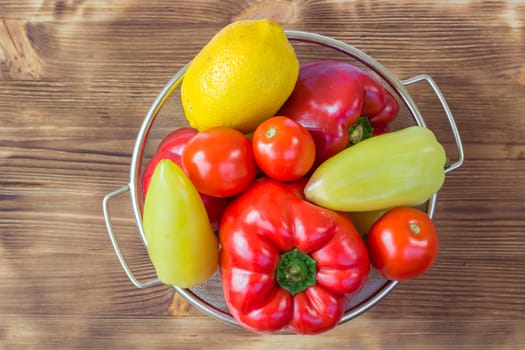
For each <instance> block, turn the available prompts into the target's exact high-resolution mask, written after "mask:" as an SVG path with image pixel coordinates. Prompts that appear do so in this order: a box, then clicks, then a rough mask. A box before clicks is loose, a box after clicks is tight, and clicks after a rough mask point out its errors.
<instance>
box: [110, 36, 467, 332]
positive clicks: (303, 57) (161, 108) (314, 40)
mask: <svg viewBox="0 0 525 350" xmlns="http://www.w3.org/2000/svg"><path fill="white" fill-rule="evenodd" d="M286 35H287V37H288V39H289V41H290V43H291V44H292V45H293V47H294V49H295V51H296V53H297V56H298V58H299V61H300V63H306V62H310V61H315V60H323V59H324V60H326V59H331V60H341V61H346V62H349V63H351V64H353V65H355V66H358V67H360V68H362V69H363V70H365V71H367V72H369V73H370V74H372V75H373V76H374V77H375V78H376V79H377V80H378V81H379V82H380V83H381V84H382V85H383V86H384V87H385V89H387V90H389V91H390V92H391V93H392V95H393V96H394V97H395V99H396V100H397V102H398V104H399V114H398V116H397V117H396V119H395V120H394V121H393V123H392V124H391V129H392V130H397V129H402V128H405V127H408V126H412V125H420V126H426V124H425V121H424V120H423V117H422V116H421V114H420V112H419V110H418V108H417V107H416V105H415V103H414V101H413V100H412V98H411V97H410V95H409V93H408V91H407V89H406V87H407V86H408V85H410V84H413V83H416V82H420V81H424V82H427V83H428V84H429V85H430V87H431V88H432V89H433V91H434V92H435V94H436V95H437V97H438V99H439V101H440V103H441V105H442V107H443V109H444V112H445V114H446V117H447V119H448V122H449V124H450V127H451V130H452V135H453V137H454V141H455V143H456V147H457V155H456V159H455V160H454V161H451V162H450V164H449V165H448V166H447V168H446V169H445V172H449V171H452V170H454V169H456V168H458V167H460V166H461V164H462V163H463V149H462V145H461V139H460V136H459V132H458V130H457V127H456V124H455V121H454V118H453V116H452V113H451V111H450V109H449V107H448V105H447V103H446V101H445V98H444V97H443V95H442V93H441V91H440V90H439V88H438V86H437V85H436V83H435V82H434V80H433V79H432V78H431V77H430V76H428V75H418V76H416V77H413V78H411V79H407V80H402V81H401V80H398V79H397V78H396V77H395V76H394V75H393V74H392V73H391V72H390V71H388V70H387V69H386V68H385V67H383V66H382V65H381V64H380V63H379V62H377V61H375V60H374V59H372V58H371V57H369V56H368V55H366V54H365V53H363V52H362V51H360V50H358V49H356V48H354V47H352V46H350V45H348V44H346V43H344V42H341V41H338V40H335V39H333V38H329V37H326V36H322V35H319V34H314V33H308V32H301V31H286ZM186 68H187V65H186V66H184V67H183V68H182V69H181V70H179V71H178V72H177V73H176V74H175V75H174V76H173V78H172V79H171V80H170V81H169V82H168V84H167V85H166V86H165V87H164V88H163V89H162V91H161V92H160V94H159V95H158V97H157V98H156V100H155V101H154V102H153V104H152V105H151V108H150V110H149V112H148V114H147V115H146V117H145V119H144V121H143V123H142V126H141V128H140V130H139V132H138V135H137V139H136V142H135V148H134V150H133V156H132V160H131V169H130V181H129V183H128V184H126V185H125V186H124V187H122V188H120V189H118V190H116V191H114V192H111V193H108V194H107V195H106V196H105V197H104V201H103V209H104V217H105V220H106V226H107V229H108V233H109V236H110V239H111V242H112V244H113V248H114V249H115V252H116V254H117V257H118V259H119V261H120V264H121V265H122V267H123V269H124V271H125V272H126V274H127V276H128V278H129V279H130V281H131V282H132V283H133V284H134V285H135V286H136V287H138V288H147V287H151V286H154V285H158V284H160V281H158V280H156V279H155V280H150V281H145V282H141V281H139V280H138V279H137V278H136V277H135V275H134V274H133V272H132V270H131V268H130V267H129V265H128V263H127V262H126V260H125V259H124V255H123V253H122V251H121V249H120V247H119V244H118V241H117V239H116V236H115V234H114V231H113V228H112V224H111V218H110V214H109V209H108V206H109V205H108V202H109V200H110V199H111V198H113V197H115V196H118V195H120V194H123V193H125V192H129V193H130V197H131V204H132V207H133V212H134V216H135V221H136V224H137V228H138V231H139V234H140V237H141V239H142V242H143V243H144V245H145V246H147V243H146V240H145V236H144V231H143V228H142V215H141V212H142V205H143V201H144V198H142V194H141V193H142V191H140V178H141V175H142V172H143V171H144V169H145V167H146V165H147V163H148V161H149V159H150V158H151V157H152V156H153V155H154V153H155V151H156V149H157V146H158V144H159V142H160V141H161V140H162V138H163V137H164V136H166V135H167V134H168V133H169V132H171V131H173V130H174V129H176V128H180V127H184V126H189V125H188V123H187V121H186V118H185V116H184V111H183V108H182V104H181V99H180V85H181V82H182V79H183V76H184V73H185V71H186ZM436 200H437V195H436V194H435V195H434V196H432V198H431V199H430V200H429V201H428V202H427V203H425V205H424V206H423V207H422V209H423V210H425V211H426V212H427V214H428V215H429V216H430V217H432V216H433V214H434V210H435V205H436ZM396 284H397V282H396V281H389V280H386V279H384V278H383V277H381V276H380V275H379V274H378V273H377V272H376V271H375V270H374V269H371V272H370V276H369V278H368V280H367V282H366V284H365V286H364V287H363V288H362V289H361V290H360V291H359V292H357V293H356V294H355V295H354V296H353V297H352V298H351V300H350V301H349V303H348V304H347V306H346V311H345V314H344V316H343V317H342V319H341V321H340V323H344V322H346V321H348V320H350V319H352V318H354V317H356V316H358V315H360V314H361V313H363V312H365V311H366V310H368V309H369V308H370V307H372V306H373V305H374V304H376V303H377V302H378V301H379V300H381V299H382V298H384V297H385V296H386V295H387V294H388V293H389V292H390V291H391V290H392V289H393V288H394V287H395V286H396ZM174 288H175V290H176V291H177V293H179V294H180V295H181V296H182V297H183V298H185V299H186V300H187V301H188V302H189V303H190V304H192V305H193V306H194V307H196V308H198V309H199V310H201V311H202V312H204V313H206V314H208V315H210V316H213V317H215V318H217V319H220V320H222V321H226V322H228V323H230V324H234V325H238V323H237V321H236V320H235V319H234V318H233V317H232V316H231V314H230V312H229V311H228V308H227V306H226V303H225V301H224V296H223V291H222V286H221V281H220V277H219V275H218V273H215V275H213V276H212V277H211V278H210V279H209V280H208V281H207V282H205V283H203V284H200V285H198V286H196V287H193V288H190V289H183V288H178V287H174Z"/></svg>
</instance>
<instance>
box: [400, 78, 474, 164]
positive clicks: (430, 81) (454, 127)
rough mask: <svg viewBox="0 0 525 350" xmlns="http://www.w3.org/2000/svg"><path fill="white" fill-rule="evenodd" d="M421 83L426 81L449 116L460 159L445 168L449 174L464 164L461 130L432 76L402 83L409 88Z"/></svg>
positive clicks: (411, 79)
mask: <svg viewBox="0 0 525 350" xmlns="http://www.w3.org/2000/svg"><path fill="white" fill-rule="evenodd" d="M420 81H426V82H427V83H428V84H429V85H430V87H431V88H432V90H434V93H435V94H436V95H437V97H438V99H439V102H441V106H442V107H443V110H444V111H445V115H446V116H447V119H448V122H449V124H450V127H451V129H452V134H453V135H454V140H455V142H456V147H457V151H458V159H457V160H456V161H455V162H453V163H450V164H449V165H448V166H447V167H446V168H445V173H448V172H449V171H452V170H454V169H457V168H459V167H460V166H461V164H463V161H464V159H465V156H464V154H463V145H462V143H461V137H460V135H459V130H458V127H457V125H456V121H455V120H454V117H453V116H452V111H451V110H450V108H449V106H448V103H447V100H445V96H443V94H442V93H441V90H440V89H439V87H438V85H437V83H436V82H435V81H434V79H432V77H431V76H430V75H427V74H421V75H417V76H415V77H413V78H409V79H406V80H402V81H401V83H402V84H403V85H405V86H407V85H411V84H414V83H417V82H420Z"/></svg>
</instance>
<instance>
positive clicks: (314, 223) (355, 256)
mask: <svg viewBox="0 0 525 350" xmlns="http://www.w3.org/2000/svg"><path fill="white" fill-rule="evenodd" d="M303 187H304V182H303V183H300V182H295V183H288V184H285V183H282V182H278V181H276V180H272V179H269V178H262V179H259V180H257V181H256V182H255V183H254V184H253V185H252V186H251V187H250V188H249V189H248V190H246V191H245V192H244V193H243V194H241V195H240V196H239V197H237V198H236V199H235V200H234V201H233V202H232V203H230V205H229V206H228V207H227V208H226V210H225V212H224V214H223V217H222V220H221V224H220V228H219V238H220V242H221V252H220V262H219V268H220V273H221V279H222V284H223V290H224V296H225V300H226V303H227V305H228V308H229V310H230V311H231V313H232V315H233V317H234V318H235V319H236V320H237V321H238V322H239V323H240V324H241V325H243V326H244V327H246V328H248V329H250V330H254V331H258V332H274V331H278V330H290V331H292V332H295V333H300V334H316V333H320V332H324V331H327V330H329V329H331V328H333V327H334V326H336V325H337V323H338V322H339V321H340V319H341V317H342V316H343V314H344V310H345V306H346V304H347V302H348V301H349V298H350V294H351V293H354V292H356V291H357V290H359V289H360V288H361V286H363V284H364V283H365V281H366V279H367V278H368V273H369V270H370V263H369V258H368V253H367V250H366V247H365V245H364V243H363V241H362V239H361V237H360V236H359V234H358V233H357V231H356V229H355V228H354V226H353V224H352V222H351V221H350V220H349V219H348V218H347V217H345V216H343V215H341V214H339V213H336V212H334V211H330V210H328V209H325V208H321V207H319V206H316V205H314V204H312V203H309V202H307V201H305V200H304V198H303V195H302V191H303Z"/></svg>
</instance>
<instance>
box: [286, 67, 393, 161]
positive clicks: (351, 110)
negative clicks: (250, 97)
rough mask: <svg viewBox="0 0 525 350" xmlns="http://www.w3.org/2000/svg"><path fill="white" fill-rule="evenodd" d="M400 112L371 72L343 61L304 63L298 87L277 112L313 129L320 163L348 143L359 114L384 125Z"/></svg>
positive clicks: (377, 125) (371, 121) (373, 123)
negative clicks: (350, 131) (350, 128)
mask: <svg viewBox="0 0 525 350" xmlns="http://www.w3.org/2000/svg"><path fill="white" fill-rule="evenodd" d="M397 111H398V107H397V102H396V100H395V99H394V98H393V97H392V95H391V94H390V93H389V92H388V91H387V90H385V89H384V88H383V86H382V85H381V84H380V83H379V82H378V81H377V80H376V79H374V78H373V77H372V76H371V75H370V74H369V73H367V72H365V71H364V70H362V69H360V68H358V67H356V66H354V65H352V64H350V63H347V62H344V61H315V62H310V63H306V64H303V65H301V67H300V71H299V77H298V79H297V83H296V85H295V88H294V90H293V92H292V94H291V96H290V97H289V98H288V100H287V101H286V102H285V104H284V105H283V106H282V107H281V109H280V110H279V112H278V114H279V115H283V116H286V117H289V118H291V119H294V120H296V121H297V122H299V123H300V124H302V125H303V126H304V127H305V128H306V129H308V131H310V133H311V134H312V136H313V138H314V141H315V143H316V154H317V157H316V163H317V164H319V163H320V162H322V161H324V160H325V159H327V158H329V157H330V156H332V155H334V154H336V153H338V152H339V151H341V150H343V149H344V148H346V147H347V146H348V145H349V138H350V136H349V132H348V128H349V127H351V126H352V125H353V124H354V123H355V122H357V120H358V119H359V117H361V116H366V117H368V118H369V119H370V123H371V125H372V127H374V128H375V127H381V128H383V127H386V126H387V125H388V123H389V122H390V121H391V120H392V119H393V118H394V117H395V115H396V114H397Z"/></svg>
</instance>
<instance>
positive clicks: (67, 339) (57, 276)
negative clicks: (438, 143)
mask: <svg viewBox="0 0 525 350" xmlns="http://www.w3.org/2000/svg"><path fill="white" fill-rule="evenodd" d="M262 17H270V18H273V19H275V20H277V21H279V22H280V23H281V24H282V25H283V26H284V27H285V28H286V29H297V30H306V31H311V32H317V33H320V34H325V35H328V36H332V37H334V38H337V39H340V40H343V41H345V42H347V43H349V44H352V45H354V46H356V47H358V48H360V49H362V50H363V51H365V52H366V53H368V54H369V55H371V56H372V57H374V58H375V59H377V60H378V61H380V62H381V63H382V64H383V65H385V66H386V67H388V68H389V69H390V70H391V71H392V72H393V73H394V74H395V75H396V76H398V77H399V78H400V79H405V78H409V77H412V76H415V75H417V74H420V73H427V74H430V75H431V76H432V77H433V78H434V79H435V80H436V82H437V83H438V84H439V86H440V88H441V89H442V92H443V94H444V95H445V97H446V98H447V101H448V103H449V105H450V108H451V109H452V111H453V113H454V116H455V119H456V122H457V124H458V127H459V129H460V131H461V136H462V139H463V146H464V149H465V155H466V160H465V163H464V164H463V166H462V167H461V168H460V169H459V170H457V171H454V172H451V173H450V174H449V175H448V176H447V180H446V183H445V185H444V187H443V189H442V190H441V191H440V195H439V201H438V205H437V210H436V216H435V220H436V225H437V227H438V230H439V232H440V237H441V253H440V256H439V258H438V260H437V262H436V264H435V265H434V267H433V268H432V270H431V271H430V272H429V273H428V274H426V275H425V276H423V277H422V278H420V279H417V280H414V281H410V282H406V283H402V284H400V285H399V286H398V287H397V288H396V289H395V290H394V291H393V292H392V293H391V294H390V295H389V296H388V297H387V298H385V299H384V300H383V301H381V303H380V304H378V305H376V306H375V307H374V308H372V309H371V310H370V311H368V312H367V313H365V314H363V315H361V316H359V317H358V318H356V319H354V320H352V321H350V322H348V323H346V324H344V325H342V326H340V327H337V328H336V329H334V330H332V331H330V332H328V333H326V334H323V335H320V336H314V337H301V336H289V335H257V334H253V333H249V332H246V331H244V330H242V329H237V328H234V327H231V326H227V325H224V324H223V323H221V322H219V321H216V320H214V319H211V318H209V317H207V316H204V315H203V314H202V313H201V312H199V311H198V310H196V309H194V308H192V307H190V306H189V305H188V304H186V303H185V302H184V301H182V300H181V298H180V297H178V296H177V295H176V294H174V293H173V290H172V289H171V288H168V287H155V288H150V289H145V290H139V289H136V288H135V287H134V286H133V285H132V284H131V283H130V282H129V281H128V279H127V278H126V276H125V274H124V272H123V270H122V268H121V267H120V265H119V264H118V261H117V259H116V256H115V253H114V251H113V249H112V248H111V245H110V241H109V238H108V235H107V231H106V227H105V223H104V219H103V215H102V207H101V202H102V198H103V196H104V195H105V194H107V193H109V192H111V191H113V190H116V189H118V188H120V187H121V186H123V185H125V184H126V183H127V182H128V181H129V179H128V176H129V175H128V172H129V165H130V157H131V153H132V149H133V146H134V143H135V137H136V134H137V132H138V129H139V128H140V125H141V122H142V120H143V118H144V116H145V114H146V113H147V111H148V109H149V106H150V104H151V103H152V101H153V100H154V99H155V97H156V95H157V94H158V92H159V91H160V89H161V88H162V87H163V86H164V84H165V83H166V82H167V81H168V80H169V79H170V78H171V76H172V75H173V74H174V73H175V72H176V71H177V70H178V69H180V68H181V67H182V66H183V65H184V64H185V63H186V62H188V61H189V60H190V59H191V57H193V55H195V54H196V52H197V51H198V50H199V49H200V47H202V46H203V45H204V44H205V43H206V42H207V41H208V40H209V38H210V37H211V36H212V35H213V34H214V33H215V32H216V31H218V30H219V29H220V28H222V27H223V26H224V25H226V24H228V23H229V22H231V21H234V20H237V19H245V18H262ZM410 92H411V93H412V94H413V97H414V98H415V99H416V101H417V103H418V106H419V107H420V109H421V110H422V112H423V114H424V115H425V116H428V117H429V120H431V123H430V126H431V127H432V128H433V129H434V130H436V133H438V134H440V135H446V134H447V132H449V131H448V130H449V129H448V126H447V124H446V122H444V117H443V112H442V109H441V108H440V106H439V104H438V102H437V99H436V97H435V95H433V94H432V92H431V91H430V89H429V88H428V87H427V86H425V84H424V83H423V84H421V83H420V84H417V86H412V87H410ZM524 134H525V2H524V1H516V0H514V1H513V0H507V1H468V0H466V1H465V0H463V1H460V0H457V1H438V0H435V1H431V0H425V1H416V0H402V1H371V0H363V1H358V0H348V1H344V0H343V1H336V0H333V1H309V0H281V1H278V0H274V1H272V0H259V1H249V0H244V1H229V0H225V1H210V0H195V1H168V0H154V1H138V0H130V1H95V0H68V1H65V0H58V1H51V0H41V1H19V0H16V1H15V0H2V1H1V2H0V348H2V349H49V348H52V349H66V348H71V349H80V348H97V349H99V348H100V349H110V348H124V347H126V348H129V349H139V348H145V347H150V348H161V349H162V348H165V349H168V348H169V349H201V348H210V347H213V348H215V349H268V348H271V347H282V348H302V349H319V348H330V349H343V348H353V349H358V348H366V349H372V348H376V349H399V348H403V349H420V348H422V347H423V346H425V347H426V348H428V349H471V348H472V349H518V348H523V347H524V346H525V345H524V344H525V336H524V335H523V329H524V328H525V316H524V314H525V313H524V312H525V306H524V305H525V297H524V294H523V291H524V290H525V282H524V281H525V273H524V270H525V253H524V252H525V228H524V226H525V200H524V198H525V143H524V141H523V136H524ZM444 137H445V136H444ZM450 140H451V139H450V137H448V138H446V137H445V141H444V143H445V144H447V146H448V147H450V146H451V141H450ZM111 214H112V218H113V223H114V226H115V230H116V231H117V234H118V237H119V239H121V244H122V246H123V249H124V251H125V253H126V256H127V257H128V259H129V261H130V264H131V265H132V266H133V267H134V269H135V270H136V271H138V274H139V276H140V277H144V278H147V277H148V276H151V266H150V265H149V263H148V260H147V256H146V254H145V252H144V249H143V247H142V245H141V243H140V242H139V241H138V237H137V233H136V229H135V226H134V221H133V217H132V214H131V208H130V205H129V197H128V196H121V197H118V198H116V199H115V200H113V201H112V203H111Z"/></svg>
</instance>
